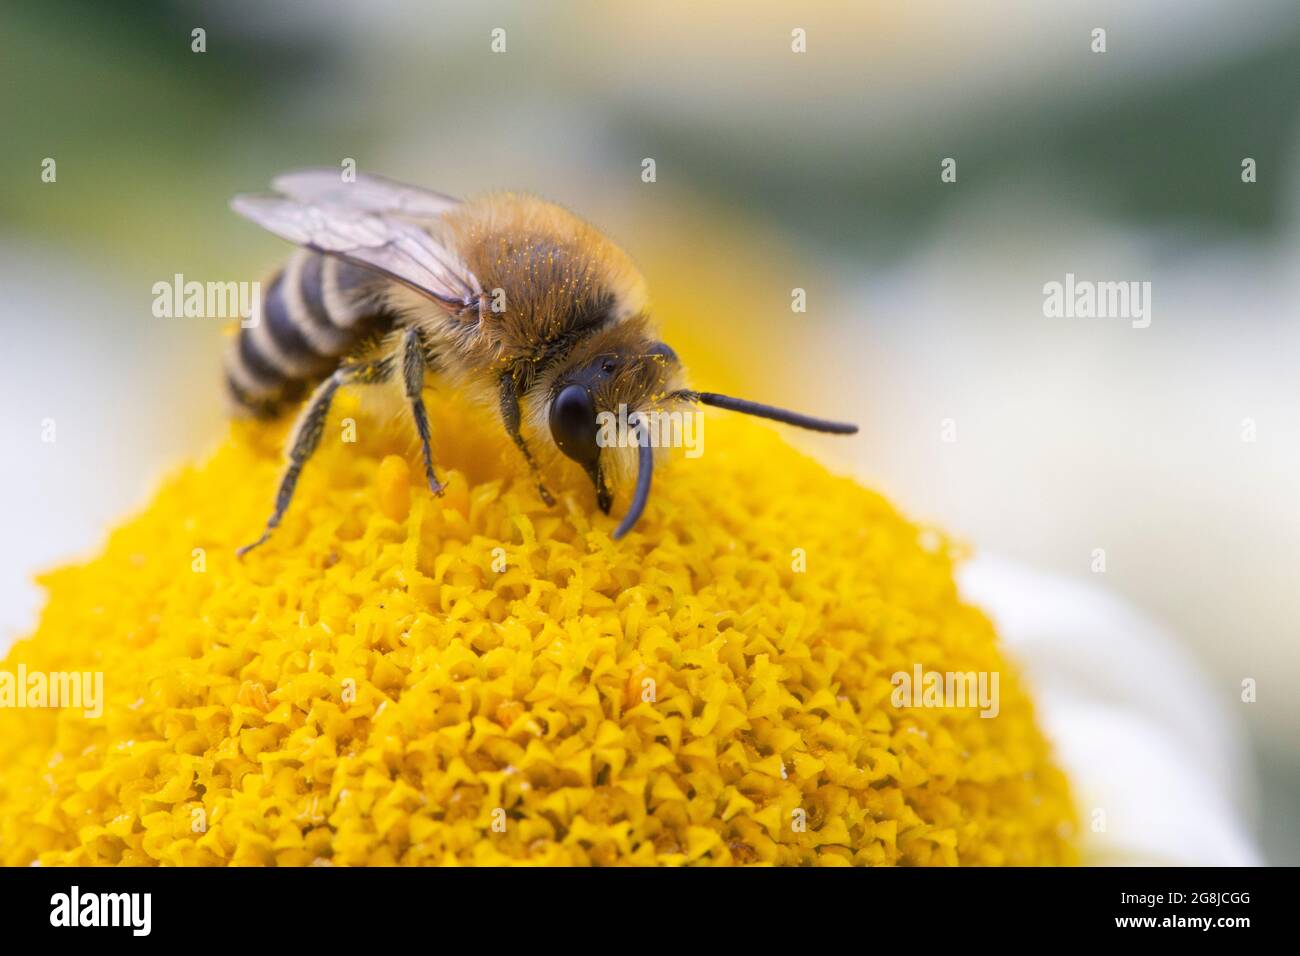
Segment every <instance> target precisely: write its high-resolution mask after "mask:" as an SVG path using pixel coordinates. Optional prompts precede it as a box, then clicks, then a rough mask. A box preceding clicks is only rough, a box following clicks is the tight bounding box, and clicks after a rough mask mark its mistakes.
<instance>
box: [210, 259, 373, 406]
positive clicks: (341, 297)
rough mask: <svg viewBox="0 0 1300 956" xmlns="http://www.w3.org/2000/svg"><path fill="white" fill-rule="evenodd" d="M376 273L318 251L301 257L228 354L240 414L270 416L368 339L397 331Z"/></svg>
mask: <svg viewBox="0 0 1300 956" xmlns="http://www.w3.org/2000/svg"><path fill="white" fill-rule="evenodd" d="M377 285H378V283H377V281H376V276H375V273H373V272H371V271H369V270H367V269H363V268H360V267H358V266H354V265H352V264H350V263H347V262H343V261H341V260H338V259H335V258H333V257H330V256H323V255H320V254H318V253H314V252H306V251H303V252H298V253H295V254H294V256H293V258H292V259H290V260H289V263H288V264H287V265H286V266H285V267H284V269H283V270H281V271H280V272H279V273H278V274H277V275H276V276H275V277H274V278H273V279H271V281H270V283H269V284H268V285H267V286H266V287H265V290H264V294H263V298H262V309H261V313H260V317H259V320H258V321H257V322H256V323H255V324H252V323H250V324H249V326H248V327H246V328H244V327H241V328H240V330H239V334H238V335H237V336H236V337H235V339H234V340H233V341H232V342H231V344H230V348H229V351H228V352H227V354H226V389H227V391H228V392H229V394H230V398H231V401H232V403H233V404H234V406H235V410H236V412H238V413H241V414H245V415H253V416H256V417H258V418H269V417H273V416H274V415H276V414H278V413H279V411H280V410H281V408H282V407H283V406H284V404H285V403H287V402H290V401H293V400H294V399H296V398H298V397H300V396H301V395H302V393H303V392H304V391H305V390H306V388H307V386H309V385H311V384H313V383H314V382H316V381H318V380H320V379H321V378H323V377H324V376H325V375H328V374H329V373H330V372H331V371H332V370H333V369H334V368H335V367H336V366H337V365H338V362H339V359H340V358H341V357H342V356H344V355H346V354H347V353H348V352H350V351H352V350H353V349H355V348H356V346H357V345H358V344H359V343H360V341H361V340H362V339H363V338H364V337H366V336H367V335H369V334H372V333H374V332H377V331H382V330H383V329H384V328H386V327H387V326H388V325H391V316H389V315H388V314H387V313H386V312H384V311H383V309H381V308H380V307H379V305H378V303H377V298H378V297H377V291H378V290H377Z"/></svg>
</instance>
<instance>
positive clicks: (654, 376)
mask: <svg viewBox="0 0 1300 956" xmlns="http://www.w3.org/2000/svg"><path fill="white" fill-rule="evenodd" d="M609 344H610V345H615V343H609ZM680 377H681V365H680V363H679V362H678V360H677V355H676V353H675V352H673V350H672V349H671V348H670V347H669V346H667V345H665V344H664V343H662V342H653V341H643V342H635V343H629V344H628V345H627V346H625V347H621V348H620V347H617V346H616V347H612V348H609V349H606V350H603V351H598V352H597V354H595V355H592V356H589V357H588V358H586V359H584V360H583V361H580V362H579V363H577V364H575V365H573V366H571V367H570V368H569V369H567V370H566V371H565V372H564V373H562V374H561V375H559V376H557V377H556V379H555V382H554V384H553V386H552V393H551V401H550V410H549V413H548V421H549V425H550V429H551V438H552V440H554V442H555V447H556V448H558V449H559V450H560V451H561V452H562V453H563V454H564V455H566V456H567V457H569V458H571V459H572V460H573V461H575V462H577V463H578V464H579V465H581V466H582V469H583V470H584V471H585V472H586V473H587V477H589V478H590V479H591V483H592V486H593V487H594V488H595V489H596V503H597V504H598V505H599V506H600V510H601V511H603V512H605V513H606V514H608V513H609V509H610V506H611V504H612V503H613V493H612V492H611V490H610V486H609V481H608V473H609V465H608V464H607V462H606V461H605V460H604V457H603V456H602V452H603V451H604V450H605V448H606V446H607V445H608V444H609V442H608V441H607V440H603V439H605V438H606V436H608V435H610V434H613V433H615V432H616V429H617V427H618V423H619V422H620V421H622V422H628V423H629V424H631V425H632V426H635V424H636V421H637V414H638V413H640V412H645V411H649V410H650V409H652V408H654V407H657V406H658V405H660V404H662V403H663V402H665V401H668V400H670V398H671V396H672V393H674V392H675V391H677V390H678V386H679V384H680V383H679V381H678V380H679V379H680ZM617 450H618V449H617V448H611V449H610V453H614V452H616V451H617ZM652 463H653V452H652V450H651V449H649V448H648V446H642V450H641V453H640V461H639V467H638V477H637V494H636V495H635V496H634V500H633V503H632V507H631V510H630V511H629V512H628V516H627V517H626V518H625V519H624V521H623V523H622V524H620V526H619V528H618V530H617V531H615V534H614V536H615V537H616V538H618V537H622V535H623V534H625V533H626V532H627V530H628V529H630V528H631V526H632V525H633V524H634V523H635V522H636V519H637V518H638V517H640V513H641V510H642V509H643V508H644V506H645V501H644V497H645V496H646V495H648V494H649V484H650V478H649V476H650V470H651V466H652ZM642 484H644V485H645V488H644V494H643V493H642V487H641V486H642Z"/></svg>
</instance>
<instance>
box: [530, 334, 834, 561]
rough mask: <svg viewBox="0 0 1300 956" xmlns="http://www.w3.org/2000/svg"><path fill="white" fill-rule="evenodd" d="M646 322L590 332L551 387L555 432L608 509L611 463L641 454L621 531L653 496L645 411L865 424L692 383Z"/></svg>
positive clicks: (802, 424)
mask: <svg viewBox="0 0 1300 956" xmlns="http://www.w3.org/2000/svg"><path fill="white" fill-rule="evenodd" d="M645 330H646V323H645V319H644V317H640V316H638V317H633V318H631V319H628V320H625V321H624V322H623V323H620V324H619V325H617V326H614V327H612V328H609V329H604V330H602V331H600V332H597V333H595V334H594V335H592V336H590V338H588V339H587V340H586V341H585V342H583V343H582V345H581V347H580V348H579V349H577V350H575V352H574V353H573V354H572V355H571V356H570V361H569V363H568V364H567V365H566V366H565V367H564V368H563V369H561V370H560V371H559V372H558V373H557V374H556V375H555V376H554V378H553V379H551V383H550V388H549V396H550V399H549V400H550V405H549V407H548V409H547V416H548V423H549V425H550V429H551V438H552V440H553V441H554V442H555V447H556V448H558V449H559V450H560V451H561V452H562V453H563V454H565V455H567V456H568V457H569V458H571V459H573V460H574V461H576V462H577V463H578V464H579V465H581V466H582V468H583V470H584V471H585V472H586V473H587V476H588V477H589V478H590V479H591V483H592V485H593V486H594V487H595V489H596V503H597V504H599V505H600V510H601V511H604V512H605V513H606V514H608V513H609V509H610V505H611V504H612V503H613V494H612V493H611V491H610V488H609V483H608V481H607V475H608V474H609V473H610V471H611V469H613V468H614V467H616V466H617V468H618V470H619V472H622V471H623V467H622V466H623V464H624V463H628V464H630V462H631V461H632V460H635V462H636V472H635V473H636V489H635V491H633V493H632V503H631V505H630V506H629V507H628V511H627V514H626V515H624V517H623V520H622V521H621V522H620V523H619V526H618V528H617V529H616V530H615V531H614V535H613V536H614V538H615V539H618V538H621V537H623V535H625V534H627V532H628V531H630V530H631V529H632V526H633V525H634V524H636V522H637V519H639V518H640V517H641V512H642V511H644V510H645V505H646V502H647V501H648V500H649V498H650V477H651V475H652V473H653V472H654V448H652V447H651V441H652V432H653V427H652V424H651V423H646V422H645V421H644V418H643V417H642V416H645V415H646V413H649V412H655V411H665V412H672V411H674V410H676V409H678V408H680V407H681V406H682V405H694V404H700V405H711V406H713V407H714V408H725V409H727V410H729V411H733V412H740V413H741V414H742V415H752V416H754V417H756V418H765V419H768V420H769V421H776V422H783V423H784V424H787V425H793V426H795V427H796V428H806V429H809V430H811V431H817V432H827V433H830V434H834V435H852V434H854V433H855V432H857V430H858V427H857V426H856V425H853V424H850V423H848V422H836V421H829V420H827V419H824V418H814V417H812V416H811V415H803V414H801V413H799V412H793V411H790V410H789V409H785V408H778V407H776V406H775V405H764V404H761V403H759V402H751V401H749V400H748V399H743V398H735V397H733V396H730V395H720V394H718V393H717V392H697V391H695V390H693V389H689V388H686V387H685V386H684V383H683V373H682V367H681V363H680V362H678V360H677V355H676V353H674V352H673V350H672V349H671V348H669V347H668V346H667V345H665V344H664V343H663V342H659V341H656V340H655V339H654V338H652V337H651V336H650V335H649V334H648V333H647V332H646V331H645ZM646 425H651V427H645V426H646ZM629 429H632V430H634V431H635V438H634V440H633V441H632V442H631V445H629V446H624V444H623V442H622V438H623V437H627V431H628V430H629ZM611 435H614V436H616V437H617V438H618V439H619V440H618V441H617V442H616V443H617V444H618V445H619V446H620V447H618V448H615V447H610V445H611V442H610V441H609V438H610V436H611ZM632 446H635V448H636V452H635V455H623V456H619V457H615V455H614V453H616V452H619V451H621V450H623V449H624V447H626V448H627V450H628V451H630V448H631V447H632Z"/></svg>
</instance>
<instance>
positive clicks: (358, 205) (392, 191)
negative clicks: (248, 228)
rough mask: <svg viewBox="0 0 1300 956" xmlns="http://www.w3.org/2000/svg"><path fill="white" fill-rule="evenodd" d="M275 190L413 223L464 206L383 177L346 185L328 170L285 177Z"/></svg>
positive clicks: (365, 177)
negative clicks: (397, 216)
mask: <svg viewBox="0 0 1300 956" xmlns="http://www.w3.org/2000/svg"><path fill="white" fill-rule="evenodd" d="M271 188H272V189H273V190H275V191H276V192H277V193H280V194H282V195H285V196H289V197H291V198H293V199H298V200H301V201H302V202H305V203H330V204H332V205H338V206H346V207H348V208H349V209H358V210H363V211H365V212H381V213H389V214H394V215H399V216H408V217H410V218H412V219H431V218H434V217H437V216H441V215H442V214H443V213H445V212H447V211H448V210H449V209H452V208H454V207H456V206H458V205H460V200H459V199H456V198H455V197H453V196H448V195H445V194H443V193H437V192H434V191H433V190H430V189H421V188H420V187H419V186H408V185H406V184H405V183H399V182H397V181H396V180H392V179H385V178H384V177H383V176H372V175H369V174H367V173H358V174H357V176H356V178H355V179H354V180H353V181H350V182H344V181H343V177H342V175H341V173H340V171H339V170H338V169H328V168H326V169H295V170H293V171H291V172H287V173H282V174H281V175H279V176H277V177H276V178H275V179H274V180H272V181H271Z"/></svg>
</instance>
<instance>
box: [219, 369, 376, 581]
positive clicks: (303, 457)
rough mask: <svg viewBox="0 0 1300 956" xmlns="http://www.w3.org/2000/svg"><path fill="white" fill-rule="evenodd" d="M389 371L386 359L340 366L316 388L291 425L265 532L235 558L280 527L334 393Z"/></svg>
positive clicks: (240, 550) (316, 445) (322, 428)
mask: <svg viewBox="0 0 1300 956" xmlns="http://www.w3.org/2000/svg"><path fill="white" fill-rule="evenodd" d="M392 370H393V365H392V362H391V361H389V360H388V359H378V360H376V361H372V362H359V363H355V364H349V365H340V366H339V367H338V368H337V369H336V370H335V371H334V374H333V375H331V376H330V377H329V378H327V379H325V381H323V382H321V383H320V384H319V385H318V386H316V391H314V392H312V395H311V398H310V399H309V400H308V401H307V405H306V406H305V407H304V408H303V410H302V413H301V414H300V415H299V416H298V421H297V422H295V423H294V426H293V434H292V437H291V438H290V440H289V467H288V468H286V469H285V472H284V476H283V477H282V478H281V479H280V489H279V491H277V492H276V495H275V510H274V511H273V512H272V513H271V517H270V518H269V519H267V522H266V530H265V531H263V532H262V536H261V537H260V538H258V539H257V540H256V541H254V542H253V543H252V544H246V545H244V546H243V547H242V548H240V549H239V550H238V551H236V552H235V554H236V555H237V556H239V557H241V558H242V557H243V556H244V555H246V554H247V553H248V552H249V551H252V550H253V549H254V548H256V547H257V546H258V545H259V544H264V543H265V542H266V540H267V539H268V538H270V537H271V532H272V531H274V530H275V529H276V528H277V527H279V524H280V519H282V518H283V517H284V513H285V511H287V510H288V508H289V502H290V501H292V500H293V492H294V489H295V488H296V487H297V486H298V476H299V475H301V474H302V468H303V465H305V464H307V460H308V459H309V458H311V456H312V454H313V453H314V452H315V451H316V448H317V447H318V446H319V445H320V439H321V435H322V434H323V433H324V431H325V420H326V418H327V417H328V416H329V411H330V404H331V403H332V402H333V401H334V393H335V392H337V391H338V390H339V387H340V386H342V385H347V384H349V383H351V382H356V383H359V384H365V385H370V384H377V383H379V382H384V381H387V380H388V378H389V377H390V376H391V375H392Z"/></svg>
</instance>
